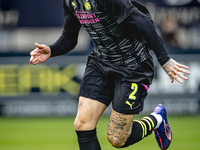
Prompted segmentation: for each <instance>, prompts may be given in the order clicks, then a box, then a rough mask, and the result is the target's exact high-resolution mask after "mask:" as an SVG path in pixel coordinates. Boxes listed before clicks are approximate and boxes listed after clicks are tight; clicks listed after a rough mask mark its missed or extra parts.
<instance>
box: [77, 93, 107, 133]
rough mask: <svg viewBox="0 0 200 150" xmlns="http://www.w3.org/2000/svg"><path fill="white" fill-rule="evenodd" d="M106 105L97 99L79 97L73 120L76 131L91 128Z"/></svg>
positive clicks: (94, 125)
mask: <svg viewBox="0 0 200 150" xmlns="http://www.w3.org/2000/svg"><path fill="white" fill-rule="evenodd" d="M106 108H107V106H106V105H105V104H103V103H101V102H99V101H97V100H93V99H89V98H85V97H81V96H80V97H79V105H78V112H77V115H76V119H75V121H74V127H75V130H77V131H82V130H92V129H94V128H95V127H96V124H97V122H98V120H99V118H100V117H101V115H102V114H103V112H104V110H105V109H106Z"/></svg>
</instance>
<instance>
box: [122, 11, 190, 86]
mask: <svg viewBox="0 0 200 150" xmlns="http://www.w3.org/2000/svg"><path fill="white" fill-rule="evenodd" d="M126 21H127V23H128V24H132V25H133V27H136V28H137V29H138V30H139V32H140V33H141V34H142V36H143V37H144V38H145V40H146V42H147V45H148V47H149V48H150V49H152V50H153V51H154V53H155V54H156V57H157V59H158V62H159V63H160V65H161V66H162V68H163V69H164V71H165V72H166V73H167V75H168V76H169V77H170V79H171V82H172V83H173V82H174V79H175V80H176V81H178V82H179V83H181V84H182V83H183V81H181V80H180V78H182V79H184V80H188V78H187V77H185V76H184V75H182V74H181V73H180V72H182V73H185V74H190V72H189V71H186V70H184V69H183V68H185V69H189V67H188V66H185V65H182V64H179V63H177V62H176V61H175V60H173V59H172V58H170V57H169V56H168V53H167V51H166V50H165V48H164V45H163V43H162V41H161V39H160V37H159V36H158V34H157V32H156V30H155V27H154V25H153V23H152V21H151V20H150V18H149V17H148V16H146V15H144V14H143V13H141V12H140V11H139V10H135V11H134V12H133V13H132V14H131V15H130V16H129V17H128V18H127V19H126Z"/></svg>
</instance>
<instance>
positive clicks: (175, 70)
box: [162, 59, 190, 84]
mask: <svg viewBox="0 0 200 150" xmlns="http://www.w3.org/2000/svg"><path fill="white" fill-rule="evenodd" d="M162 68H163V69H164V70H165V72H166V73H167V75H168V76H169V77H170V79H171V83H173V82H174V79H175V80H176V81H178V82H179V83H181V84H182V83H183V81H182V80H181V79H180V78H182V79H184V80H188V77H186V76H184V75H183V74H182V73H185V74H188V75H190V72H189V71H186V70H185V69H189V67H188V66H185V65H182V64H179V63H177V62H176V61H175V60H173V59H170V60H169V61H168V62H167V63H166V64H164V65H163V66H162ZM182 68H185V69H182ZM181 72H182V73H181Z"/></svg>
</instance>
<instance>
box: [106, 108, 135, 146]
mask: <svg viewBox="0 0 200 150" xmlns="http://www.w3.org/2000/svg"><path fill="white" fill-rule="evenodd" d="M129 118H130V117H129ZM132 123H133V119H131V120H130V119H128V117H127V115H124V114H120V113H117V112H115V111H113V112H112V114H111V117H110V122H109V126H108V133H107V136H108V139H109V140H110V141H112V142H113V141H114V143H117V144H118V145H121V146H123V144H124V143H125V142H126V140H127V139H128V137H129V136H130V129H131V127H132Z"/></svg>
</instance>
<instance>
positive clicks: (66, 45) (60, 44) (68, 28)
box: [49, 8, 81, 57]
mask: <svg viewBox="0 0 200 150" xmlns="http://www.w3.org/2000/svg"><path fill="white" fill-rule="evenodd" d="M80 27H81V25H80V23H79V21H78V19H77V18H76V17H75V16H74V15H73V14H72V12H71V11H70V10H69V9H67V8H65V24H64V30H63V32H62V35H61V36H60V37H59V39H58V40H57V41H56V42H55V43H54V44H52V45H50V46H49V47H50V49H51V57H54V56H59V55H63V54H66V53H68V52H69V51H71V50H72V49H74V47H75V46H76V44H77V41H78V34H79V30H80Z"/></svg>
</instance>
